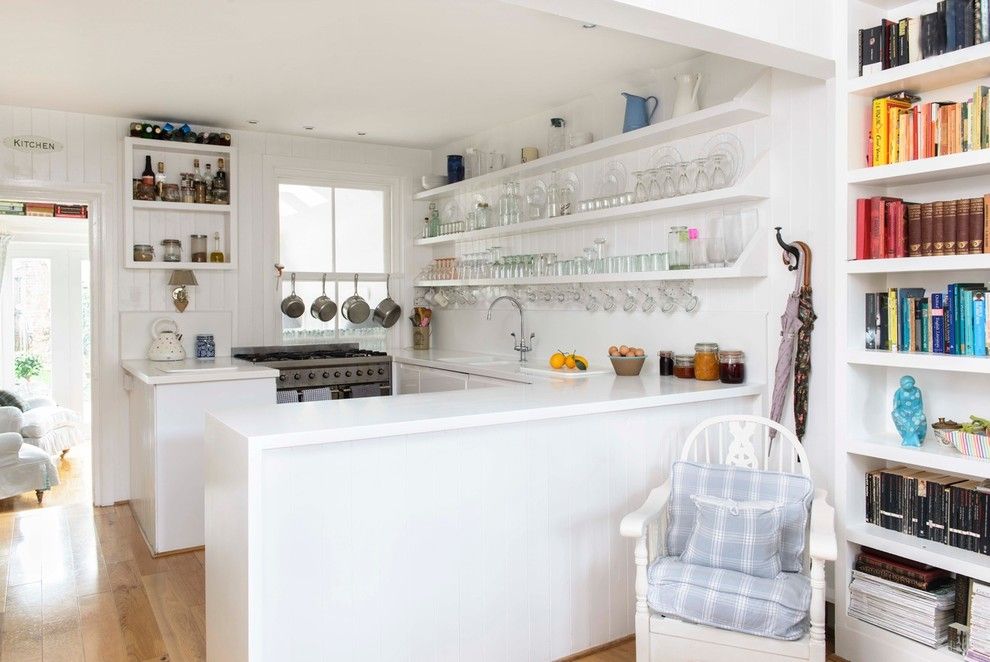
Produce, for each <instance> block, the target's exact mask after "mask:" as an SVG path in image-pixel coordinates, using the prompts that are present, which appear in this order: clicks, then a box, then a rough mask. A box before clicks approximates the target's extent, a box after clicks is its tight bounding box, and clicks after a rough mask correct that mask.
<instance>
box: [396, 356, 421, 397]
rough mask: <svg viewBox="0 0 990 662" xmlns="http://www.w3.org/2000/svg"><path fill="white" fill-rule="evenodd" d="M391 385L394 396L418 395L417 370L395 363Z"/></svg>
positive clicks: (413, 367)
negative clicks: (392, 385)
mask: <svg viewBox="0 0 990 662" xmlns="http://www.w3.org/2000/svg"><path fill="white" fill-rule="evenodd" d="M393 384H394V389H393V391H394V392H395V394H396V395H406V394H407V393H419V368H417V367H415V366H411V365H406V364H404V363H396V364H395V378H394V380H393Z"/></svg>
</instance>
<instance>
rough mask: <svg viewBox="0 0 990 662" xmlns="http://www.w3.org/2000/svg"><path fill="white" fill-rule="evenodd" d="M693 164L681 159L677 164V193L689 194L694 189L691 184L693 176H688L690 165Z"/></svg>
mask: <svg viewBox="0 0 990 662" xmlns="http://www.w3.org/2000/svg"><path fill="white" fill-rule="evenodd" d="M690 165H691V164H689V163H686V162H684V161H681V162H680V163H678V164H677V195H688V194H689V193H691V192H693V191H694V187H693V186H692V185H691V178H690V177H689V176H688V167H689V166H690Z"/></svg>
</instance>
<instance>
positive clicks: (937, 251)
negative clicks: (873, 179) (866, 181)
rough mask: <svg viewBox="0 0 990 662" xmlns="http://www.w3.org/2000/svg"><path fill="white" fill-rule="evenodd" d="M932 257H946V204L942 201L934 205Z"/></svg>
mask: <svg viewBox="0 0 990 662" xmlns="http://www.w3.org/2000/svg"><path fill="white" fill-rule="evenodd" d="M876 199H877V198H874V200H876ZM932 255H945V203H944V202H942V201H941V200H939V201H937V202H934V203H932Z"/></svg>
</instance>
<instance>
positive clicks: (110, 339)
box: [0, 180, 121, 506]
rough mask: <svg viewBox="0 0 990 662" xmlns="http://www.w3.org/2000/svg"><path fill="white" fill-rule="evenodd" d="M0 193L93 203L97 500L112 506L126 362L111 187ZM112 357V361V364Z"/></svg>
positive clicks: (20, 185)
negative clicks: (120, 336)
mask: <svg viewBox="0 0 990 662" xmlns="http://www.w3.org/2000/svg"><path fill="white" fill-rule="evenodd" d="M0 198H2V199H5V200H11V199H13V200H37V201H44V202H56V203H66V204H73V203H75V204H85V205H87V206H88V207H89V267H90V271H89V279H90V288H91V290H90V291H91V309H90V331H91V342H90V361H91V366H90V374H91V378H92V385H91V389H92V412H91V417H92V429H93V432H94V433H93V435H92V452H93V462H92V470H93V503H94V504H95V505H98V506H100V505H112V504H113V494H114V485H113V479H114V472H113V467H114V463H113V457H112V451H113V446H114V443H113V442H114V441H115V439H113V438H112V436H108V435H106V434H104V432H103V431H112V432H111V433H110V435H114V434H115V433H116V431H117V430H119V429H121V426H120V425H119V424H118V422H117V421H116V420H115V417H114V416H113V408H112V407H111V401H112V398H113V390H112V389H113V387H114V385H115V384H116V383H117V381H119V374H118V373H119V372H120V367H119V366H118V365H117V364H116V356H117V352H116V351H115V343H116V336H117V329H116V302H117V277H116V273H115V272H114V271H113V269H112V267H115V266H116V265H117V264H118V259H116V258H118V257H119V256H113V255H112V253H111V251H112V250H113V249H114V248H115V247H116V244H117V237H118V233H117V232H116V230H114V229H112V228H110V227H109V226H108V225H107V217H108V215H110V213H109V212H110V209H111V206H110V205H111V202H112V195H111V191H110V187H109V186H105V185H100V184H92V185H86V184H73V183H69V182H39V181H32V180H24V181H17V182H11V181H9V180H2V181H0ZM0 222H2V217H0ZM108 361H109V362H112V363H111V364H110V365H108V364H107V363H108Z"/></svg>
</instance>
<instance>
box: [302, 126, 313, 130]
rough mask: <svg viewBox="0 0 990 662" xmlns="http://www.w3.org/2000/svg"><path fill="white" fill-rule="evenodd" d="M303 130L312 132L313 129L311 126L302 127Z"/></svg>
mask: <svg viewBox="0 0 990 662" xmlns="http://www.w3.org/2000/svg"><path fill="white" fill-rule="evenodd" d="M303 128H304V129H306V130H307V131H312V130H313V129H314V128H315V127H312V126H304V127H303Z"/></svg>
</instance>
